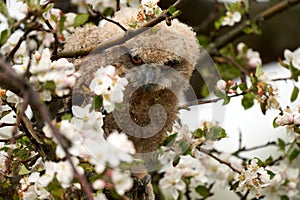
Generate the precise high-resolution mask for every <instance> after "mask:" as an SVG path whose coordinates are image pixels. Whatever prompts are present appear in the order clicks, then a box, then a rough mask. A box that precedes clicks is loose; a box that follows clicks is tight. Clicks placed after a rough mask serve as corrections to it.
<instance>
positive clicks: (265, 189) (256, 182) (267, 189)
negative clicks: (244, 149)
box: [236, 158, 299, 200]
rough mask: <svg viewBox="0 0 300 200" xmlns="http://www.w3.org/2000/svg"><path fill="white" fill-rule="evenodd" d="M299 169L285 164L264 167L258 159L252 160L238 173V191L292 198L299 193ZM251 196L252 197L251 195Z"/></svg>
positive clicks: (255, 195) (269, 197)
mask: <svg viewBox="0 0 300 200" xmlns="http://www.w3.org/2000/svg"><path fill="white" fill-rule="evenodd" d="M298 182H299V169H298V168H292V167H287V166H286V165H285V164H281V165H274V166H267V167H263V166H261V165H260V164H259V161H258V159H256V158H254V159H252V160H250V162H249V164H246V166H245V168H244V169H243V170H242V172H241V174H239V175H238V186H237V188H236V191H237V192H245V191H250V195H253V197H255V198H260V197H262V196H264V197H266V198H268V199H278V200H279V199H282V197H283V196H285V197H288V198H291V197H295V196H296V195H297V193H298V191H297V187H296V186H297V183H298ZM249 198H251V197H249Z"/></svg>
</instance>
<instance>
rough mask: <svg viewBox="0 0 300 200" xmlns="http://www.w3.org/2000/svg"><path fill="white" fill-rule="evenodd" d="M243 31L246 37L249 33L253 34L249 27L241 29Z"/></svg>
mask: <svg viewBox="0 0 300 200" xmlns="http://www.w3.org/2000/svg"><path fill="white" fill-rule="evenodd" d="M243 31H244V33H246V34H247V35H250V34H251V33H253V30H252V28H250V27H248V26H247V27H245V28H244V29H243Z"/></svg>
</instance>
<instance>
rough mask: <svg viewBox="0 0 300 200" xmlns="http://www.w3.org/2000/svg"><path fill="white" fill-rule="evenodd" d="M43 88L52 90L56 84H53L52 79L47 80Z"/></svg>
mask: <svg viewBox="0 0 300 200" xmlns="http://www.w3.org/2000/svg"><path fill="white" fill-rule="evenodd" d="M43 88H44V89H45V90H50V91H54V90H55V88H56V85H55V83H54V81H47V82H45V83H44V85H43Z"/></svg>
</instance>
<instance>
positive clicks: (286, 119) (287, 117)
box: [276, 111, 294, 126]
mask: <svg viewBox="0 0 300 200" xmlns="http://www.w3.org/2000/svg"><path fill="white" fill-rule="evenodd" d="M293 121H294V118H293V114H292V113H290V112H287V111H284V112H283V114H282V115H279V116H278V117H277V119H276V123H277V124H279V125H281V126H283V125H288V124H291V123H293Z"/></svg>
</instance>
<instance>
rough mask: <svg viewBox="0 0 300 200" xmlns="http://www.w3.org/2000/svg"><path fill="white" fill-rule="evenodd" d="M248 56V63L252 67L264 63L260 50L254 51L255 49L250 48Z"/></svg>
mask: <svg viewBox="0 0 300 200" xmlns="http://www.w3.org/2000/svg"><path fill="white" fill-rule="evenodd" d="M246 57H247V58H248V65H249V66H250V67H251V68H256V67H257V66H258V65H261V64H262V60H261V58H260V54H259V52H258V51H253V49H251V48H249V49H248V50H247V52H246Z"/></svg>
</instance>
